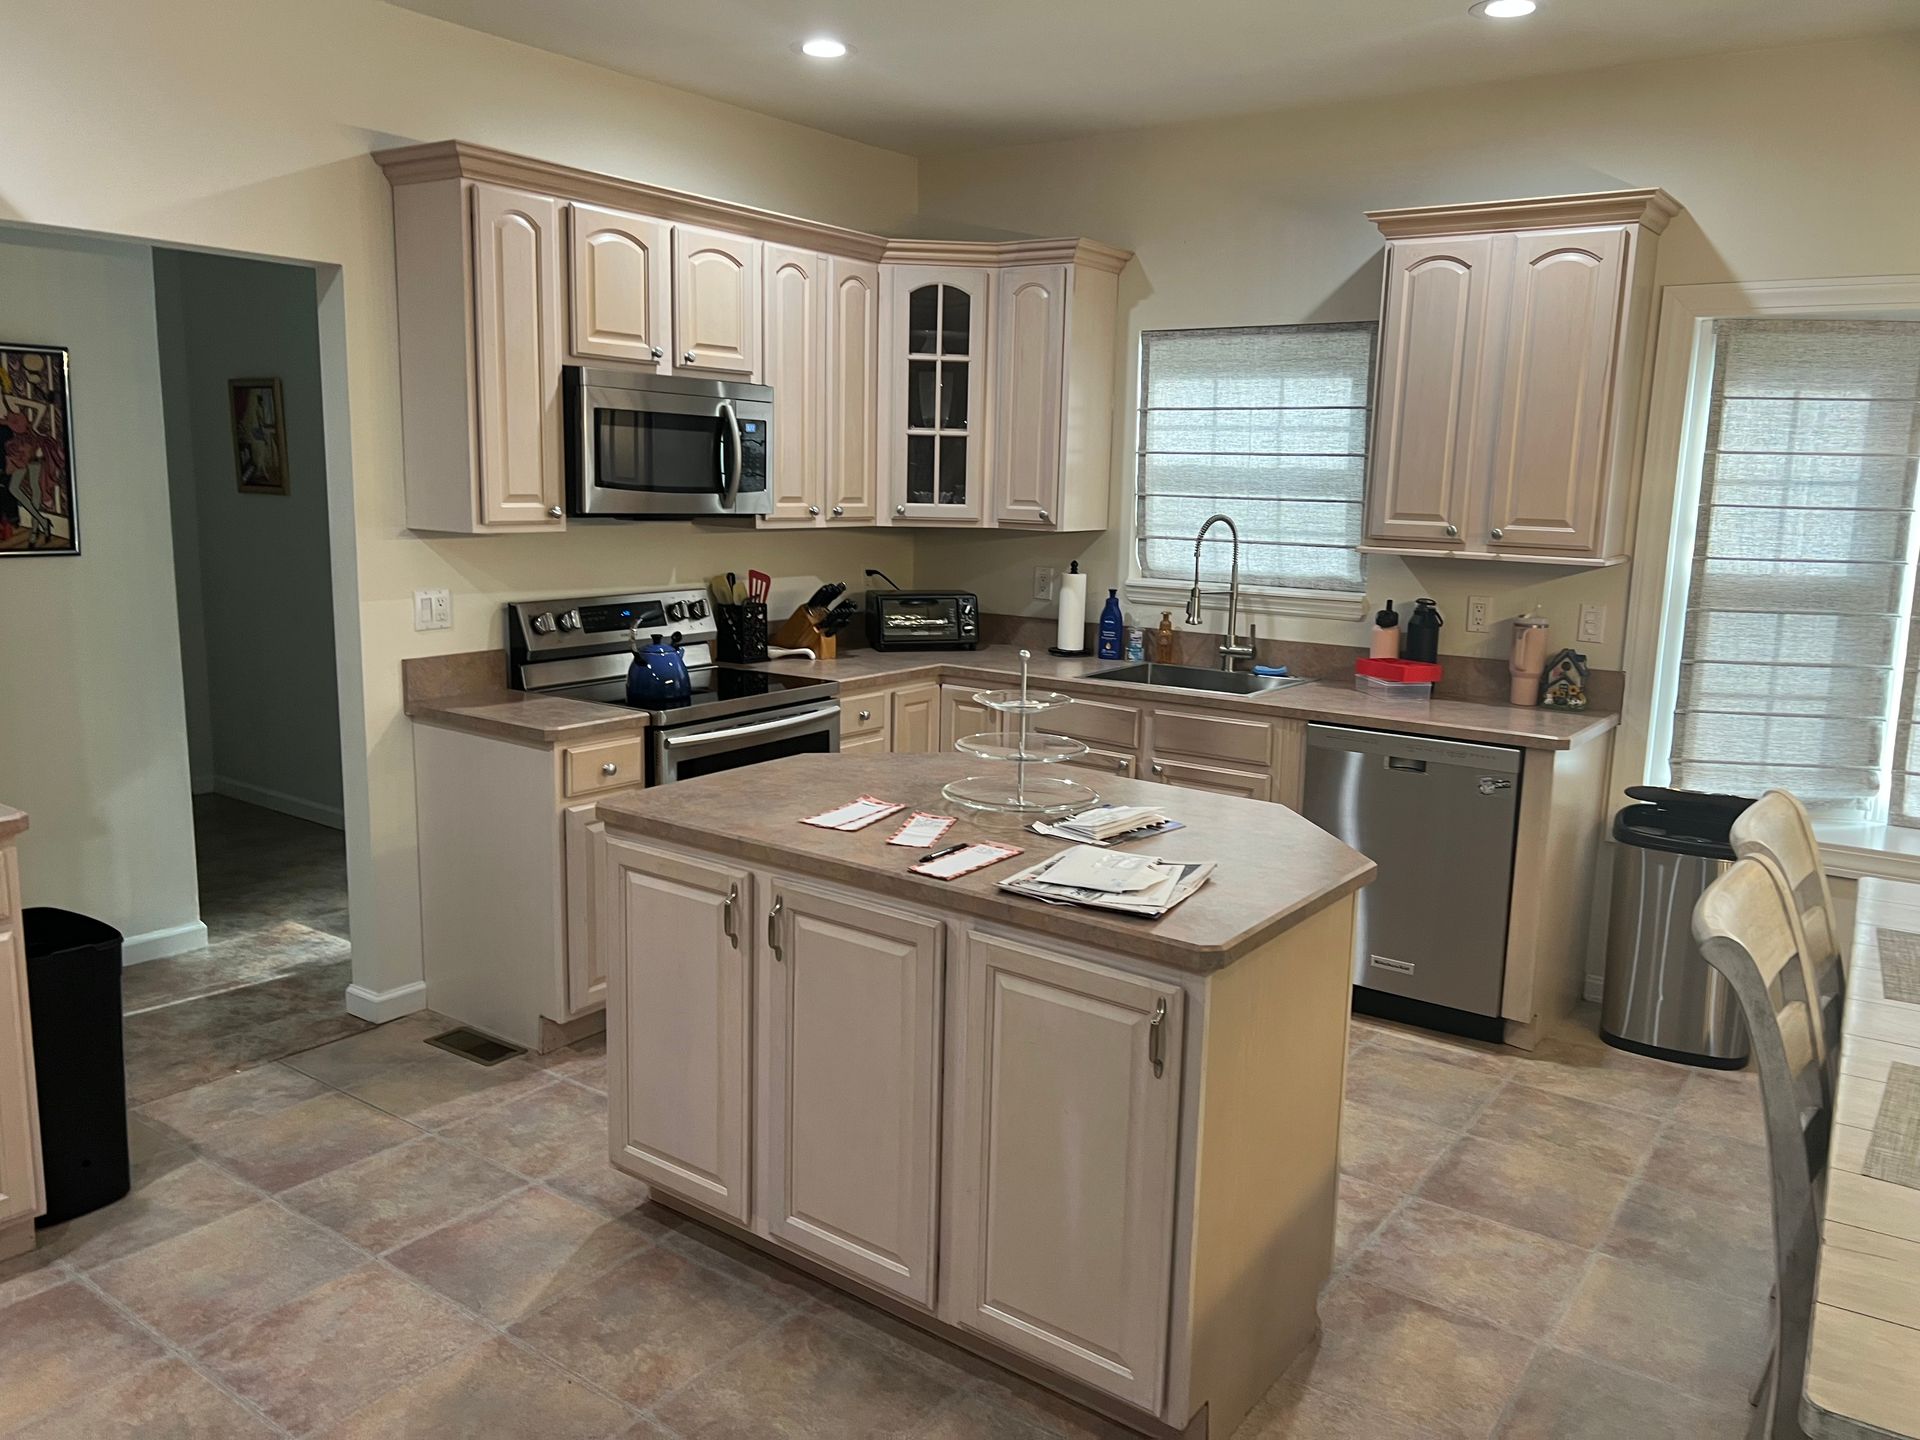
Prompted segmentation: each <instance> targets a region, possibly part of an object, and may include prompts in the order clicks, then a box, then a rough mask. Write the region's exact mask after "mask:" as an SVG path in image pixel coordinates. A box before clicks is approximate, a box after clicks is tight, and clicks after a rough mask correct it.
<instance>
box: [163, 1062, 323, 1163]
mask: <svg viewBox="0 0 1920 1440" xmlns="http://www.w3.org/2000/svg"><path fill="white" fill-rule="evenodd" d="M326 1093H327V1087H326V1086H324V1085H322V1084H320V1083H319V1082H318V1081H317V1080H314V1079H312V1078H310V1077H308V1076H306V1075H302V1074H300V1073H299V1072H298V1071H295V1070H290V1069H288V1068H287V1067H286V1066H285V1065H280V1064H270V1065H257V1066H255V1067H254V1068H253V1069H251V1070H245V1071H242V1072H241V1073H240V1074H238V1075H229V1076H227V1077H226V1078H225V1079H222V1080H216V1081H214V1082H213V1083H211V1084H207V1085H201V1086H198V1087H196V1088H195V1089H192V1090H188V1091H186V1092H184V1093H182V1094H179V1095H170V1096H168V1097H167V1098H166V1099H164V1100H156V1101H154V1102H153V1103H152V1104H151V1105H147V1106H145V1107H143V1109H142V1110H141V1114H142V1115H144V1116H145V1117H146V1119H147V1120H149V1121H151V1122H152V1123H153V1124H155V1125H159V1126H161V1127H163V1128H164V1129H166V1130H168V1131H171V1132H172V1133H173V1134H175V1135H177V1136H179V1137H180V1138H181V1139H182V1140H184V1141H187V1142H189V1143H195V1144H197V1143H198V1142H200V1141H202V1140H204V1139H206V1138H207V1137H208V1136H209V1135H211V1134H212V1133H213V1132H214V1131H216V1130H218V1129H220V1128H221V1127H222V1126H225V1125H234V1124H238V1123H240V1122H241V1121H244V1120H248V1119H254V1118H257V1117H259V1116H263V1115H277V1114H279V1113H280V1112H281V1111H282V1110H288V1109H291V1108H292V1107H293V1106H295V1105H298V1104H300V1103H301V1102H302V1101H304V1100H311V1099H313V1098H314V1097H315V1096H316V1095H324V1094H326Z"/></svg>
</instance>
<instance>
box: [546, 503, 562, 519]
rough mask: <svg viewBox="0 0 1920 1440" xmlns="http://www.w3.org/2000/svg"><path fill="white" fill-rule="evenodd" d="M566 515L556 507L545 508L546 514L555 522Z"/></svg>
mask: <svg viewBox="0 0 1920 1440" xmlns="http://www.w3.org/2000/svg"><path fill="white" fill-rule="evenodd" d="M566 513H567V512H566V511H564V510H562V509H561V508H560V507H559V506H558V505H549V506H548V507H547V514H549V515H551V516H552V517H553V518H554V519H556V520H558V519H560V518H561V517H562V516H564V515H565V514H566Z"/></svg>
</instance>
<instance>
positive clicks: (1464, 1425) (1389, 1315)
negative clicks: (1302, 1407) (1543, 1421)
mask: <svg viewBox="0 0 1920 1440" xmlns="http://www.w3.org/2000/svg"><path fill="white" fill-rule="evenodd" d="M1533 1349H1534V1342H1533V1341H1532V1340H1531V1339H1527V1338H1524V1337H1522V1336H1518V1335H1513V1334H1509V1333H1508V1332H1507V1331H1504V1330H1499V1329H1495V1328H1494V1327H1493V1326H1491V1325H1486V1324H1482V1323H1481V1322H1480V1321H1477V1320H1473V1319H1470V1318H1468V1317H1467V1316H1464V1315H1456V1314H1452V1313H1450V1312H1448V1311H1445V1310H1442V1309H1440V1308H1438V1307H1437V1306H1434V1305H1429V1304H1427V1303H1426V1302H1425V1301H1422V1300H1416V1299H1414V1298H1412V1297H1410V1296H1406V1295H1402V1294H1399V1293H1398V1292H1396V1291H1392V1290H1385V1289H1382V1288H1380V1287H1379V1286H1376V1285H1368V1284H1365V1283H1363V1282H1359V1281H1356V1280H1354V1279H1352V1278H1351V1277H1349V1278H1346V1279H1343V1280H1340V1281H1337V1282H1336V1283H1335V1284H1334V1286H1333V1287H1332V1288H1331V1289H1330V1290H1328V1292H1327V1293H1326V1295H1324V1296H1323V1297H1322V1298H1321V1301H1320V1338H1319V1340H1318V1342H1317V1343H1316V1345H1315V1346H1314V1348H1313V1349H1311V1350H1310V1351H1309V1352H1308V1353H1307V1354H1306V1355H1303V1356H1302V1357H1301V1358H1300V1360H1299V1361H1298V1362H1296V1363H1295V1365H1294V1367H1293V1369H1292V1370H1291V1371H1289V1372H1288V1375H1287V1379H1288V1380H1289V1381H1290V1382H1292V1383H1293V1384H1294V1385H1295V1386H1297V1387H1300V1388H1304V1389H1307V1390H1313V1391H1318V1392H1320V1394H1321V1395H1322V1396H1324V1397H1325V1399H1324V1400H1322V1401H1319V1402H1317V1403H1319V1404H1320V1405H1322V1406H1331V1405H1333V1403H1334V1402H1339V1403H1340V1404H1341V1405H1343V1406H1345V1407H1349V1408H1354V1409H1360V1408H1364V1409H1365V1411H1366V1412H1368V1413H1369V1414H1370V1415H1372V1416H1375V1417H1377V1423H1378V1426H1379V1428H1378V1429H1377V1430H1375V1431H1373V1432H1371V1433H1373V1434H1378V1435H1387V1436H1392V1435H1395V1434H1398V1433H1402V1432H1404V1431H1405V1430H1406V1429H1407V1428H1408V1427H1410V1426H1411V1427H1415V1428H1416V1433H1418V1434H1419V1435H1421V1436H1422V1437H1430V1440H1443V1437H1447V1440H1451V1437H1460V1440H1466V1437H1469V1436H1471V1437H1483V1436H1485V1435H1486V1434H1487V1433H1488V1432H1489V1431H1491V1430H1492V1429H1493V1426H1494V1422H1495V1420H1496V1419H1498V1417H1499V1415H1500V1411H1501V1409H1502V1407H1503V1406H1504V1405H1505V1404H1506V1400H1507V1397H1508V1395H1509V1394H1511V1393H1512V1391H1513V1388H1514V1387H1515V1386H1516V1385H1517V1384H1519V1382H1520V1377H1521V1375H1522V1374H1523V1373H1524V1372H1525V1370H1526V1368H1527V1362H1528V1361H1529V1359H1531V1358H1532V1355H1533ZM1277 1433H1279V1434H1283V1435H1284V1434H1289V1433H1291V1434H1295V1435H1300V1436H1303V1437H1304V1436H1306V1435H1308V1434H1312V1433H1314V1432H1311V1431H1305V1430H1294V1431H1292V1432H1288V1431H1285V1430H1282V1431H1279V1432H1277Z"/></svg>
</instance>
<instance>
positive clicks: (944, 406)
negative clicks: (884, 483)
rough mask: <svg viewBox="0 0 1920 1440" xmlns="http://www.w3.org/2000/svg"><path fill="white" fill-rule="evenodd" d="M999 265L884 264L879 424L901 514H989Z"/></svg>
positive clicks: (965, 518) (948, 517) (957, 517)
mask: <svg viewBox="0 0 1920 1440" xmlns="http://www.w3.org/2000/svg"><path fill="white" fill-rule="evenodd" d="M993 279H994V276H993V271H992V270H990V269H986V268H974V267H967V268H960V267H956V266H937V265H894V266H889V267H888V270H887V295H886V311H887V321H886V340H887V357H886V360H885V362H884V363H885V374H886V394H885V398H884V399H883V401H882V414H883V416H884V418H883V420H882V429H883V431H884V433H885V435H886V446H885V451H884V454H885V456H886V462H885V463H886V466H887V472H888V474H889V476H890V477H891V478H892V481H893V517H894V519H896V520H943V521H960V522H963V523H969V524H971V523H975V522H977V521H979V520H980V518H981V516H982V515H983V514H984V513H985V512H984V507H983V504H982V500H981V493H982V491H983V490H984V489H985V484H984V480H985V476H986V437H987V416H986V408H987V407H986V397H987V393H988V391H987V371H988V369H989V368H990V366H991V364H992V352H991V351H990V350H989V349H988V344H989V340H990V337H991V334H992V324H993Z"/></svg>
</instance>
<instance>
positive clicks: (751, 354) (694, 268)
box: [673, 225, 760, 380]
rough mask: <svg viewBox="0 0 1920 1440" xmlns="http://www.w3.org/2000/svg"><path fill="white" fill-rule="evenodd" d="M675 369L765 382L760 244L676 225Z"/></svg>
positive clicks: (718, 232)
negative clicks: (762, 368)
mask: <svg viewBox="0 0 1920 1440" xmlns="http://www.w3.org/2000/svg"><path fill="white" fill-rule="evenodd" d="M673 348H674V351H675V358H674V365H675V368H676V369H679V370H683V371H685V372H687V373H688V374H691V375H729V376H732V377H734V378H735V379H744V380H757V379H759V378H760V242H759V241H758V240H749V239H747V238H746V237H745V236H741V235H729V234H727V233H726V232H724V231H721V230H707V229H703V228H701V227H700V226H697V225H676V226H674V227H673Z"/></svg>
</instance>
